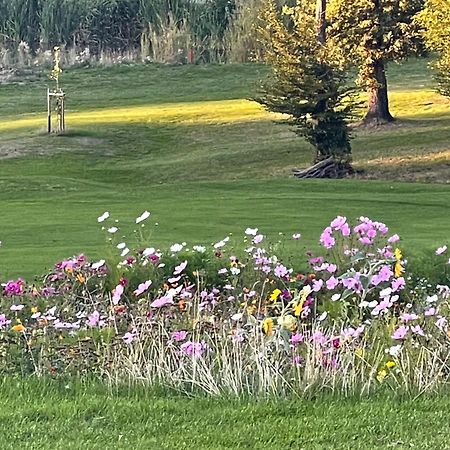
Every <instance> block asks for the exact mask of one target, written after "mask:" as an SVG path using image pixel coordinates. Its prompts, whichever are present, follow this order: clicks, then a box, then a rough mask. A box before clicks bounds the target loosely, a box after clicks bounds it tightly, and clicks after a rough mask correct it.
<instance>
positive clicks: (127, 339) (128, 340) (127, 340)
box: [122, 329, 138, 345]
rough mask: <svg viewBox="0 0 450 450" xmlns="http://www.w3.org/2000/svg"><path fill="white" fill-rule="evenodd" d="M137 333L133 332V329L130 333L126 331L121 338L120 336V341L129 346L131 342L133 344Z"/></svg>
mask: <svg viewBox="0 0 450 450" xmlns="http://www.w3.org/2000/svg"><path fill="white" fill-rule="evenodd" d="M137 337H138V336H137V331H136V330H135V329H133V330H131V332H130V331H128V332H127V333H125V334H124V335H123V336H122V341H123V342H124V343H125V344H127V345H129V344H131V343H132V342H134V341H135V340H137Z"/></svg>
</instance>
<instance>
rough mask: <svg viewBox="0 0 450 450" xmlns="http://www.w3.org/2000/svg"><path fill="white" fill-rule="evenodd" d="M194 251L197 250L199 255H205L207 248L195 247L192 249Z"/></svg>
mask: <svg viewBox="0 0 450 450" xmlns="http://www.w3.org/2000/svg"><path fill="white" fill-rule="evenodd" d="M192 250H195V251H196V252H198V253H205V251H206V247H204V246H203V245H194V246H193V247H192Z"/></svg>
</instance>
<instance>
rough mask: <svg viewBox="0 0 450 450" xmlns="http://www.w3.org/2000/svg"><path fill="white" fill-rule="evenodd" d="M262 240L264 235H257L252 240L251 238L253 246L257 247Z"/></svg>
mask: <svg viewBox="0 0 450 450" xmlns="http://www.w3.org/2000/svg"><path fill="white" fill-rule="evenodd" d="M263 239H264V235H262V234H257V235H256V236H255V237H254V238H253V241H252V242H253V244H255V245H258V244H260V243H261V242H262V241H263Z"/></svg>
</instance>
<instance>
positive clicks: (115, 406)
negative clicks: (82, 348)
mask: <svg viewBox="0 0 450 450" xmlns="http://www.w3.org/2000/svg"><path fill="white" fill-rule="evenodd" d="M1 391H2V395H1V397H0V424H1V427H0V439H1V442H2V445H1V447H2V449H4V450H8V449H16V448H18V447H20V448H21V449H30V450H31V449H37V448H39V449H41V450H47V449H48V450H50V449H51V450H60V449H61V450H62V449H64V450H65V449H67V450H69V449H80V448H88V449H90V450H91V449H92V450H95V449H129V448H133V449H136V450H141V449H142V450H144V449H145V450H148V449H152V450H153V449H154V450H159V449H170V450H181V449H186V450H187V449H199V450H200V449H205V450H206V449H208V450H219V449H236V448H240V449H268V448H271V449H280V450H287V449H308V450H319V449H324V450H325V449H331V448H333V449H336V450H337V449H367V450H369V449H374V448H396V449H409V448H420V449H421V450H426V449H430V450H431V449H433V450H434V449H448V448H450V445H449V437H450V432H449V430H448V421H449V419H450V413H449V411H450V401H449V399H448V398H447V397H443V398H441V399H439V400H427V399H419V400H416V401H411V400H409V401H408V400H406V401H399V400H395V399H393V398H391V397H389V396H385V397H380V398H375V399H371V400H370V401H369V400H362V401H361V400H360V401H354V400H343V399H333V398H324V399H323V400H314V401H305V400H302V401H296V400H291V401H286V402H276V403H266V402H260V403H254V402H246V401H238V400H231V401H227V400H225V399H224V400H206V399H189V398H186V397H178V396H173V395H172V396H170V395H161V394H160V395H156V394H155V395H154V394H152V393H151V392H146V391H144V390H143V389H133V390H131V391H127V390H125V389H124V390H123V391H120V392H119V393H116V394H114V395H112V394H110V393H109V394H108V392H106V390H105V388H103V387H101V386H98V385H92V386H90V387H88V388H86V387H80V386H78V387H77V386H73V385H70V386H69V385H67V388H65V387H64V385H57V384H56V383H54V384H53V385H49V384H46V383H43V382H36V381H21V382H14V381H13V380H11V379H7V380H3V382H2V386H1ZM430 425H432V426H430Z"/></svg>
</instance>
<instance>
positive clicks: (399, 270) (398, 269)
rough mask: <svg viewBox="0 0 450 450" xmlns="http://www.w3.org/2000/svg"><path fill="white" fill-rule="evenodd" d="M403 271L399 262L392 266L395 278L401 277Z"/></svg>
mask: <svg viewBox="0 0 450 450" xmlns="http://www.w3.org/2000/svg"><path fill="white" fill-rule="evenodd" d="M404 271H405V269H404V267H403V266H402V264H401V263H400V262H396V263H395V266H394V275H395V278H399V277H401V275H402V273H403V272H404Z"/></svg>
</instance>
